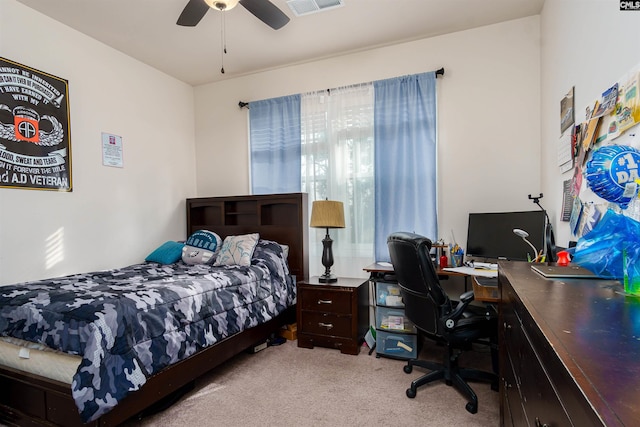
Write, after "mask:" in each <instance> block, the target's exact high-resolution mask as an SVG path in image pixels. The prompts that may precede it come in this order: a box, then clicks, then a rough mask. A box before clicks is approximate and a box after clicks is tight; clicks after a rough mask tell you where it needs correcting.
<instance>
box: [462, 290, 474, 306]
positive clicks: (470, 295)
mask: <svg viewBox="0 0 640 427" xmlns="http://www.w3.org/2000/svg"><path fill="white" fill-rule="evenodd" d="M474 299H475V294H474V293H473V291H467V292H465V293H464V294H462V295H460V302H463V303H466V304H469V303H470V302H471V301H473V300H474Z"/></svg>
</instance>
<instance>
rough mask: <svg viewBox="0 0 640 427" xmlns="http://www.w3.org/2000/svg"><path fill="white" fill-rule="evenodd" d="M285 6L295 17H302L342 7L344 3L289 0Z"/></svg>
mask: <svg viewBox="0 0 640 427" xmlns="http://www.w3.org/2000/svg"><path fill="white" fill-rule="evenodd" d="M287 5H288V6H289V9H291V11H292V12H293V13H294V14H295V15H296V16H302V15H308V14H310V13H316V12H322V11H323V10H329V9H333V8H336V7H340V6H344V2H343V0H289V1H287Z"/></svg>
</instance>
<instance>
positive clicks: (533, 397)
mask: <svg viewBox="0 0 640 427" xmlns="http://www.w3.org/2000/svg"><path fill="white" fill-rule="evenodd" d="M498 264H499V268H498V283H499V290H500V298H501V302H500V304H499V311H500V322H499V325H500V376H501V383H500V394H501V407H500V409H501V411H500V415H501V425H506V426H522V425H531V426H533V425H536V426H538V425H539V426H542V425H549V426H568V425H575V426H599V425H606V426H620V425H626V426H632V425H640V404H639V402H640V298H637V297H628V296H625V295H623V294H622V285H621V284H620V283H619V282H617V281H612V280H594V279H555V280H551V279H545V278H543V277H542V276H540V275H538V274H537V273H535V272H533V271H531V264H528V263H526V262H508V261H505V262H502V261H501V262H499V263H498Z"/></svg>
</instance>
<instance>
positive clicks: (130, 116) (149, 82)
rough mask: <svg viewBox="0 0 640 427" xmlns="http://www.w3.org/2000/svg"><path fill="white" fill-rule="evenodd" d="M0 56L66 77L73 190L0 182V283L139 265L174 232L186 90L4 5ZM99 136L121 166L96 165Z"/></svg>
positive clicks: (190, 173) (187, 178)
mask: <svg viewBox="0 0 640 427" xmlns="http://www.w3.org/2000/svg"><path fill="white" fill-rule="evenodd" d="M0 56H2V57H5V58H8V59H11V60H13V61H16V62H19V63H22V64H25V65H28V66H30V67H33V68H36V69H39V70H43V71H46V72H48V73H51V74H53V75H55V76H58V77H61V78H64V79H67V80H68V81H69V102H70V112H71V145H72V167H73V186H74V188H73V192H71V193H58V192H48V191H31V190H20V189H7V188H0V284H8V283H13V282H18V281H24V280H31V279H38V278H45V277H54V276H59V275H63V274H69V273H76V272H83V271H91V270H97V269H103V268H112V267H118V266H123V265H127V264H133V263H135V262H140V261H142V260H143V259H144V257H145V256H146V255H147V254H148V253H149V252H150V251H151V250H152V249H154V248H155V247H156V246H158V245H160V244H161V243H163V242H164V241H166V240H169V239H179V238H184V237H185V236H184V233H185V228H186V226H185V207H184V200H185V198H186V197H189V196H194V195H195V171H194V169H195V146H194V119H193V116H194V108H193V88H192V87H191V86H189V85H187V84H184V83H182V82H179V81H177V80H175V79H173V78H171V77H168V76H167V75H165V74H163V73H160V72H159V71H157V70H155V69H153V68H150V67H148V66H147V65H144V64H142V63H141V62H139V61H137V60H134V59H132V58H130V57H127V56H125V55H123V54H122V53H120V52H117V51H115V50H113V49H111V48H109V47H106V46H105V45H103V44H101V43H98V42H96V41H95V40H93V39H91V38H89V37H86V36H84V35H82V34H80V33H78V32H76V31H74V30H72V29H70V28H68V27H66V26H64V25H62V24H59V23H58V22H56V21H53V20H51V19H49V18H47V17H45V16H43V15H41V14H39V13H36V12H34V11H32V10H31V9H29V8H27V7H25V6H23V5H21V4H19V3H17V2H15V1H13V0H1V1H0ZM101 132H108V133H113V134H116V135H120V136H122V138H123V145H124V168H122V169H120V168H111V167H105V166H102V151H101V139H100V138H101Z"/></svg>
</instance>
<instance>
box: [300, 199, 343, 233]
mask: <svg viewBox="0 0 640 427" xmlns="http://www.w3.org/2000/svg"><path fill="white" fill-rule="evenodd" d="M309 225H310V226H311V227H316V228H344V206H343V204H342V202H336V201H334V200H316V201H315V202H313V205H312V206H311V223H310V224H309Z"/></svg>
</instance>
